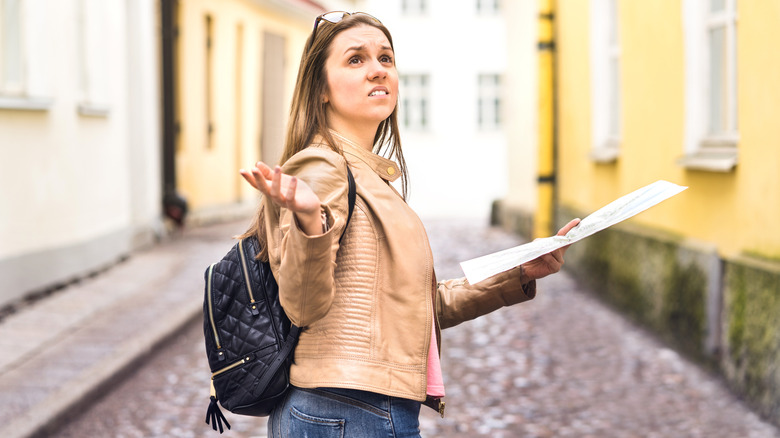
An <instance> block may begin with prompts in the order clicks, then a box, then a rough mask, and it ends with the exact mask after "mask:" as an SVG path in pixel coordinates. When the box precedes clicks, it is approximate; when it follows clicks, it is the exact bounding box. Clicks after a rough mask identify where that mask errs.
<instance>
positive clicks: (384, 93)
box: [368, 90, 390, 97]
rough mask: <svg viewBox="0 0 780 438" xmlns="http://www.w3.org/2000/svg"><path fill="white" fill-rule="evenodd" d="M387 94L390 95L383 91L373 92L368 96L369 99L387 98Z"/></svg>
mask: <svg viewBox="0 0 780 438" xmlns="http://www.w3.org/2000/svg"><path fill="white" fill-rule="evenodd" d="M388 94H390V93H388V92H387V91H385V90H374V91H372V92H371V94H369V95H368V96H369V97H372V96H387V95H388Z"/></svg>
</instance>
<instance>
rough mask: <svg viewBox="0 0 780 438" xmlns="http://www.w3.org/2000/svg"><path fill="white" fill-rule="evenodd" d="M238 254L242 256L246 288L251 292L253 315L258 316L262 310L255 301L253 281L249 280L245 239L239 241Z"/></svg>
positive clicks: (250, 305) (250, 301)
mask: <svg viewBox="0 0 780 438" xmlns="http://www.w3.org/2000/svg"><path fill="white" fill-rule="evenodd" d="M238 255H239V257H240V258H241V267H242V268H243V269H242V270H241V272H242V273H243V274H244V282H245V283H246V290H247V293H249V309H250V310H251V311H252V315H254V316H257V315H259V314H260V311H259V310H257V303H255V295H254V294H253V293H252V282H251V281H249V270H248V269H247V266H246V255H245V254H244V241H243V240H239V241H238Z"/></svg>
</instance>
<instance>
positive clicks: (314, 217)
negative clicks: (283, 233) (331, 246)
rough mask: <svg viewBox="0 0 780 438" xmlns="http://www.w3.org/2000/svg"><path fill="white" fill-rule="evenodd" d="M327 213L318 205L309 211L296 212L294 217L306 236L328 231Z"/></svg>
mask: <svg viewBox="0 0 780 438" xmlns="http://www.w3.org/2000/svg"><path fill="white" fill-rule="evenodd" d="M327 218H328V217H327V213H325V210H324V209H323V208H322V207H320V208H319V209H317V210H314V211H311V212H296V213H295V219H296V221H298V227H299V228H300V229H301V231H303V233H304V234H306V235H307V236H317V235H320V234H325V232H326V231H328V221H327Z"/></svg>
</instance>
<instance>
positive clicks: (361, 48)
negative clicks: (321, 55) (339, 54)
mask: <svg viewBox="0 0 780 438" xmlns="http://www.w3.org/2000/svg"><path fill="white" fill-rule="evenodd" d="M380 49H381V50H383V51H384V50H388V51H390V52H392V51H393V48H392V47H390V46H382V47H380ZM364 50H366V46H365V45H362V46H353V47H349V48H347V50H345V51H344V53H349V52H362V51H364Z"/></svg>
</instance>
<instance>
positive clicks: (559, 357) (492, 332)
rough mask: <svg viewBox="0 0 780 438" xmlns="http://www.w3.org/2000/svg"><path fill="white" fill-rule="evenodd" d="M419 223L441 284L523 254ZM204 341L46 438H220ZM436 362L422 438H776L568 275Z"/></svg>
mask: <svg viewBox="0 0 780 438" xmlns="http://www.w3.org/2000/svg"><path fill="white" fill-rule="evenodd" d="M426 225H427V226H428V231H429V234H430V238H431V243H432V245H433V249H434V254H435V258H436V266H437V275H438V277H439V278H442V279H443V278H451V277H455V276H458V277H459V276H462V273H461V271H460V268H459V267H458V262H460V261H463V260H466V259H469V258H472V257H475V256H478V255H483V254H486V253H488V252H493V251H496V250H500V249H504V248H508V247H511V246H514V245H517V244H519V243H521V242H520V240H518V239H517V237H515V236H513V235H511V234H508V233H505V232H502V231H500V230H498V229H495V228H487V227H485V226H482V225H480V224H474V223H473V222H467V221H463V220H458V221H427V222H426ZM227 249H228V248H226V250H227ZM204 269H205V267H204ZM193 299H194V300H198V301H200V300H202V290H195V291H193ZM201 330H202V329H201V325H200V322H198V323H196V324H192V325H190V326H189V327H188V328H187V330H185V331H183V332H182V333H181V335H180V336H177V337H176V338H175V339H174V340H173V341H172V342H171V343H170V344H169V345H170V347H169V348H167V349H166V350H165V351H159V352H158V353H157V354H156V355H155V357H154V359H152V360H150V361H148V362H147V363H145V364H144V366H143V367H142V368H140V369H139V370H137V372H136V373H134V374H133V375H132V376H130V377H129V378H128V379H127V380H126V381H124V382H123V383H122V384H121V385H119V386H118V387H117V388H116V389H115V390H114V391H112V392H111V393H109V394H106V395H105V397H104V398H103V399H102V400H100V401H99V402H98V403H96V404H95V405H94V407H93V408H91V409H90V410H88V411H86V412H85V413H84V414H83V415H82V416H81V417H80V418H77V419H76V420H75V421H74V422H73V423H71V424H70V425H68V426H67V427H64V428H63V429H62V430H60V432H59V433H58V434H57V435H55V436H56V437H60V438H64V437H117V438H119V437H216V436H217V435H218V434H217V433H216V432H214V431H212V430H211V428H210V427H208V426H207V425H206V424H204V421H203V420H204V417H205V412H206V407H207V405H208V389H209V388H208V379H209V371H208V365H207V364H206V360H205V354H204V347H203V341H202V336H203V335H202V331H201ZM442 361H443V364H442V366H443V369H444V372H445V385H446V391H447V412H446V418H444V419H441V418H440V417H439V416H438V414H436V413H434V412H433V411H431V410H430V409H427V408H423V411H422V415H421V430H422V436H423V437H435V436H441V437H464V438H465V437H643V438H645V437H724V438H726V437H729V438H730V437H756V438H758V437H762V438H764V437H766V438H771V437H780V432H779V431H778V429H777V428H775V427H773V426H771V425H769V424H768V423H766V422H763V421H761V419H760V418H759V417H757V416H756V415H755V414H754V413H752V412H751V411H750V410H749V409H748V408H747V407H745V405H743V404H742V403H741V402H740V401H739V400H738V399H737V398H736V397H734V396H733V395H731V394H730V393H729V392H728V391H727V390H726V389H725V386H724V385H723V384H722V383H721V382H720V380H719V379H718V378H717V377H713V376H711V375H709V374H708V373H706V372H704V371H702V370H701V369H699V368H698V367H696V366H694V365H693V364H691V363H690V362H688V361H687V360H685V359H684V358H682V357H681V356H679V355H678V354H677V353H675V352H674V351H672V350H670V349H669V348H666V347H665V346H664V345H663V344H661V343H659V342H658V341H657V340H655V339H654V338H653V337H652V336H651V335H649V334H647V333H646V332H644V331H643V330H642V329H640V328H638V327H636V326H634V325H633V324H632V323H630V322H628V321H626V320H624V319H623V318H622V317H621V316H620V315H618V314H616V313H615V312H613V311H612V310H610V309H609V308H607V307H605V306H604V305H602V304H601V303H599V302H598V301H597V300H595V299H594V298H592V296H591V295H589V294H588V293H586V292H585V291H582V290H580V289H579V288H578V285H577V283H576V282H574V280H573V279H572V278H571V277H569V276H568V275H567V274H565V273H560V274H557V275H554V276H552V277H550V278H547V279H544V280H542V281H540V282H539V285H538V294H537V297H536V299H535V300H533V301H531V302H528V303H525V304H521V305H518V306H514V307H512V308H507V309H502V310H499V311H497V312H495V313H493V314H491V315H488V316H486V317H484V318H481V319H479V320H476V321H471V322H467V323H464V324H462V325H460V326H457V327H454V328H452V329H448V330H446V331H445V332H444V342H443V358H442ZM226 416H227V417H228V421H230V422H231V425H232V426H233V429H232V430H231V431H229V432H226V433H225V435H224V436H228V437H264V436H266V435H265V425H264V424H265V421H264V419H257V418H250V417H240V416H236V415H232V414H230V413H226Z"/></svg>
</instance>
